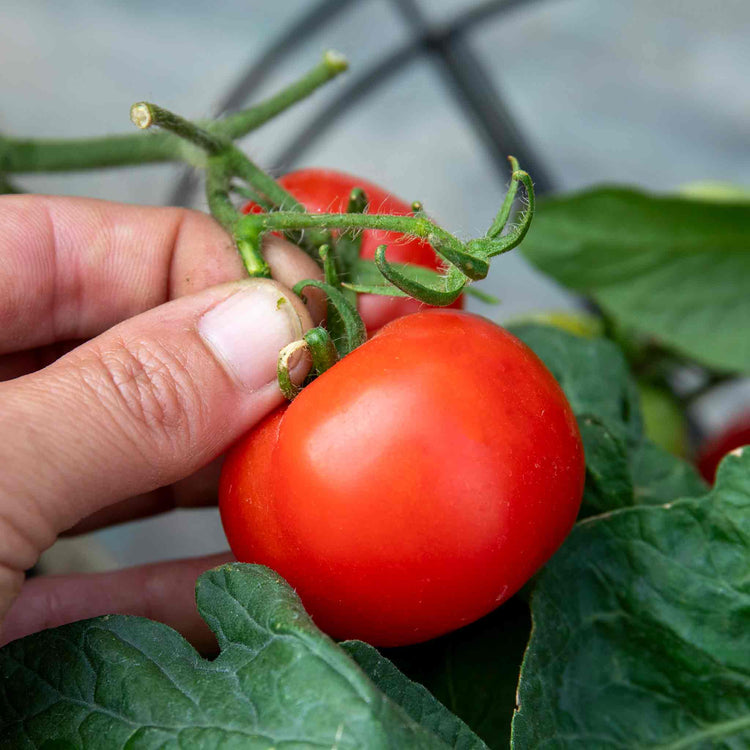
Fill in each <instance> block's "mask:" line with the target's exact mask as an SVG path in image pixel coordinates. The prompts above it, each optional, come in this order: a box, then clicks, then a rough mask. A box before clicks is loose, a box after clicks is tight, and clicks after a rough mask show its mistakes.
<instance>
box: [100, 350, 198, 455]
mask: <svg viewBox="0 0 750 750" xmlns="http://www.w3.org/2000/svg"><path fill="white" fill-rule="evenodd" d="M97 369H98V370H99V373H98V376H99V377H98V378H97V379H98V380H102V381H103V382H105V383H106V384H107V388H106V391H107V393H108V399H109V400H110V406H111V408H112V409H113V410H114V411H115V412H116V415H117V416H116V419H118V420H119V421H120V423H121V424H123V426H125V427H126V429H130V430H132V431H134V438H135V439H136V440H137V441H138V442H139V444H141V445H142V446H145V447H148V448H154V447H156V448H157V449H158V450H159V451H164V450H165V449H169V450H171V451H172V452H174V451H182V450H184V449H186V448H187V447H188V446H190V445H192V444H194V442H195V440H196V438H197V436H198V435H200V433H201V426H202V424H203V423H204V421H205V416H206V415H205V413H204V406H203V399H202V398H201V392H200V387H199V385H198V383H197V382H196V380H195V377H194V375H193V373H192V371H191V367H190V364H189V357H187V356H186V355H185V354H184V353H181V352H180V351H178V350H176V349H174V348H172V347H169V346H168V345H166V344H163V343H159V342H153V341H142V340H138V341H120V342H118V344H117V346H115V347H114V348H113V349H110V350H108V351H106V352H102V353H101V354H100V356H99V357H98V368H97ZM123 414H125V415H126V417H127V418H126V419H124V420H123V419H122V416H123Z"/></svg>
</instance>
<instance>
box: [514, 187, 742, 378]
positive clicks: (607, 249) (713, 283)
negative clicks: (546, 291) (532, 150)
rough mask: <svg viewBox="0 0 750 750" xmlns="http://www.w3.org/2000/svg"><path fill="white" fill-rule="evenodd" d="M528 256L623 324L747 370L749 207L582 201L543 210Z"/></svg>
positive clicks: (608, 194) (698, 356)
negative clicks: (588, 296) (586, 295)
mask: <svg viewBox="0 0 750 750" xmlns="http://www.w3.org/2000/svg"><path fill="white" fill-rule="evenodd" d="M523 252H524V254H525V255H526V256H527V257H528V258H529V260H531V262H532V263H534V264H535V265H536V266H537V267H538V268H540V269H541V270H542V271H544V272H545V273H548V274H550V275H551V276H553V277H554V278H555V279H556V280H557V281H559V282H560V283H562V284H564V285H565V286H567V287H569V288H571V289H574V290H576V291H578V292H582V293H584V294H588V295H590V296H591V297H593V299H595V300H596V302H597V303H598V304H599V305H601V307H602V308H603V309H604V310H605V311H606V312H607V313H608V314H609V315H611V316H612V317H613V318H614V319H615V320H616V321H617V322H618V323H619V324H620V325H623V326H626V327H632V328H633V329H635V330H636V331H639V332H641V333H642V334H646V335H648V336H651V337H653V338H655V339H656V340H657V341H659V342H660V343H661V344H663V345H664V346H666V347H669V348H671V349H673V350H674V351H675V352H677V353H679V354H682V355H687V356H688V357H691V358H693V359H695V360H697V361H698V362H701V363H703V364H705V365H707V366H709V367H714V368H717V369H720V370H727V371H733V372H750V294H748V279H750V204H748V203H744V204H743V203H739V202H738V203H717V202H712V201H698V200H692V199H682V198H676V197H662V196H656V195H648V194H646V193H642V192H639V191H636V190H627V189H614V188H610V189H598V190H593V191H589V192H585V193H578V194H574V195H571V196H567V197H563V198H558V199H554V200H550V201H547V202H545V203H544V204H543V205H541V206H539V208H538V209H537V214H536V216H535V218H534V224H533V226H532V228H531V231H530V232H529V234H528V236H527V238H526V240H525V241H524V244H523Z"/></svg>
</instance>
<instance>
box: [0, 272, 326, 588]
mask: <svg viewBox="0 0 750 750" xmlns="http://www.w3.org/2000/svg"><path fill="white" fill-rule="evenodd" d="M311 324H312V322H311V320H310V318H309V315H308V313H307V312H306V309H305V308H304V306H303V305H302V303H301V301H300V300H299V299H298V298H296V297H294V295H291V293H289V292H285V291H284V289H283V288H282V287H281V286H279V285H278V284H276V283H275V282H271V281H267V280H248V281H245V282H237V283H234V284H228V285H222V286H220V287H213V288H212V289H209V290H206V291H204V292H202V293H201V294H198V295H192V296H189V297H183V298H181V299H179V300H175V301H173V302H170V303H167V304H165V305H162V306H160V307H157V308H155V309H153V310H150V311H148V312H146V313H143V314H142V315H139V316H137V317H135V318H133V319H131V320H128V321H125V322H124V323H121V324H120V325H118V326H115V327H114V328H112V329H111V330H109V331H107V332H106V333H104V334H102V335H101V336H99V337H98V338H96V339H94V340H92V341H90V342H88V343H87V344H85V345H83V346H81V347H79V348H77V349H75V350H74V351H72V352H70V353H68V354H67V355H65V356H63V357H61V358H60V359H59V360H57V361H56V362H55V363H53V364H52V365H50V366H49V367H47V368H45V369H44V370H41V371H39V372H37V373H34V374H31V375H27V376H25V377H22V378H18V379H16V380H12V381H9V382H6V383H0V434H4V435H12V436H13V439H12V440H6V441H4V442H2V443H0V465H2V466H10V467H12V468H13V470H12V471H11V472H5V473H4V474H3V476H2V478H1V479H0V538H2V539H3V545H2V547H0V573H3V571H4V576H5V577H4V578H3V580H1V581H0V586H2V587H4V588H5V590H6V593H7V592H12V591H13V588H14V587H16V586H17V585H18V581H17V574H18V573H20V571H23V570H25V569H27V568H29V567H31V565H32V564H33V563H34V562H35V559H36V556H37V555H38V554H39V552H40V551H41V550H43V549H45V548H46V547H47V546H49V544H51V543H52V541H53V540H54V538H55V536H56V535H57V534H58V533H60V532H61V531H62V530H64V529H67V528H70V527H72V526H74V525H75V524H76V523H78V522H79V521H81V520H82V519H83V518H85V517H87V516H89V515H91V514H92V513H95V512H97V511H99V510H100V509H102V508H105V507H108V506H110V505H112V504H114V503H117V502H118V501H121V500H124V499H125V498H127V497H130V496H133V495H140V494H143V493H148V492H151V491H153V490H155V489H157V488H159V487H162V486H164V485H168V484H170V483H172V482H175V481H177V480H179V479H181V478H183V477H186V476H188V475H190V474H192V473H193V472H195V471H196V470H197V469H199V468H200V467H202V466H205V465H206V464H208V463H209V462H210V461H211V460H212V459H214V458H215V457H216V456H217V455H219V454H220V453H221V452H223V451H224V450H225V449H226V448H227V447H228V446H229V445H230V444H231V443H232V442H233V441H234V440H236V439H237V438H238V437H239V436H240V435H241V434H242V433H243V432H244V431H246V430H247V429H248V428H249V427H250V426H251V425H253V424H254V423H255V422H257V421H258V420H259V419H260V418H262V417H263V416H264V415H265V414H266V413H267V412H268V411H270V409H272V408H273V407H275V406H276V405H278V404H279V403H280V402H281V400H282V396H281V393H280V391H279V388H278V385H277V383H276V358H277V355H278V351H279V350H280V349H281V348H282V347H283V346H285V345H286V344H287V343H289V342H291V341H293V340H296V339H298V338H300V336H301V334H302V332H303V329H306V328H309V327H310V326H311ZM308 366H309V364H308V363H307V362H305V361H300V363H299V364H298V365H297V370H296V371H295V372H294V374H295V376H296V377H299V378H301V377H303V376H304V372H305V371H306V369H307V367H308Z"/></svg>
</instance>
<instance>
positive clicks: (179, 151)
mask: <svg viewBox="0 0 750 750" xmlns="http://www.w3.org/2000/svg"><path fill="white" fill-rule="evenodd" d="M346 68H347V63H346V60H345V58H343V57H342V56H341V55H339V54H338V53H336V52H326V53H325V55H324V56H323V60H322V61H321V62H320V63H318V64H317V65H316V66H315V67H314V68H313V69H312V70H311V71H309V72H308V73H306V74H305V75H304V76H303V77H302V78H301V79H300V80H298V81H295V82H294V83H292V84H291V85H289V86H287V87H286V88H284V89H283V90H282V91H280V92H279V93H278V94H275V95H274V96H272V97H270V98H269V99H266V100H265V101H263V102H260V103H259V104H257V105H255V106H254V107H251V108H249V109H246V110H243V111H242V112H237V113H235V114H232V115H228V116H227V117H225V118H223V119H222V120H218V121H199V122H198V123H197V124H198V126H199V127H201V128H203V129H204V130H207V131H208V132H210V133H212V134H214V135H216V136H218V137H224V138H228V139H230V140H235V139H237V138H241V137H242V136H244V135H247V134H248V133H250V132H251V131H253V130H255V129H256V128H258V127H260V126H261V125H263V124H264V123H266V122H268V121H269V120H270V119H272V118H273V117H275V116H276V115H278V114H280V113H281V112H283V111H284V110H286V109H288V108H289V107H291V106H292V105H294V104H296V103H297V102H299V101H302V100H303V99H305V98H306V97H308V96H310V95H311V94H312V93H314V92H315V91H316V90H317V89H318V88H320V86H322V85H323V84H325V83H327V82H328V81H330V80H331V79H333V78H335V77H336V76H337V75H339V74H340V73H342V72H343V71H344V70H346ZM169 161H183V162H187V163H188V164H191V165H192V166H195V167H203V166H205V163H206V158H205V153H204V152H203V151H202V150H200V149H197V148H195V147H194V146H192V145H191V144H189V143H186V142H185V141H182V140H180V139H179V138H177V137H175V136H174V135H173V134H172V133H154V134H153V135H149V137H148V138H144V137H143V136H139V135H130V134H128V135H114V136H104V137H101V138H67V139H45V138H42V139H31V138H5V137H3V138H0V171H3V172H7V173H31V172H62V171H70V170H84V169H98V168H103V167H122V166H130V165H136V164H149V163H157V162H169Z"/></svg>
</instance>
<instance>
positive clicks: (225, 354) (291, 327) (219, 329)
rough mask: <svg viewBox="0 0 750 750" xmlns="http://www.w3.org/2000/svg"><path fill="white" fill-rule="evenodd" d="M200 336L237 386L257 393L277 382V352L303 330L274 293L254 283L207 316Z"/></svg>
mask: <svg viewBox="0 0 750 750" xmlns="http://www.w3.org/2000/svg"><path fill="white" fill-rule="evenodd" d="M198 332H199V333H200V335H201V337H202V338H203V340H204V341H205V342H206V343H207V344H208V346H209V347H210V348H211V349H212V350H213V352H214V354H215V355H216V357H217V359H218V360H219V361H220V362H221V363H222V365H223V366H224V368H225V369H226V370H227V371H228V372H229V374H230V375H231V376H232V378H233V379H234V380H235V381H236V382H237V383H238V385H240V387H242V388H244V389H245V390H249V391H256V390H258V389H259V388H262V387H263V386H265V385H266V384H268V383H270V382H272V381H273V380H275V379H276V360H277V359H278V356H279V351H280V350H281V349H282V348H283V347H285V346H286V345H287V344H290V343H291V342H292V341H296V340H297V339H299V338H301V337H302V325H301V323H300V320H299V317H298V316H297V313H296V312H295V311H294V307H293V306H292V304H291V302H290V301H289V300H288V299H287V298H286V297H285V296H284V295H283V294H281V293H280V292H279V290H278V289H277V288H276V287H274V286H273V285H271V284H264V283H262V282H254V283H248V284H246V285H245V286H244V287H243V288H242V289H240V290H239V291H237V292H235V293H234V294H233V295H232V296H231V297H228V298H227V299H225V300H224V301H223V302H220V303H219V304H218V305H217V306H216V307H213V308H212V309H211V310H209V311H208V312H207V313H205V314H204V316H203V317H202V318H201V320H200V322H199V323H198Z"/></svg>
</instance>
